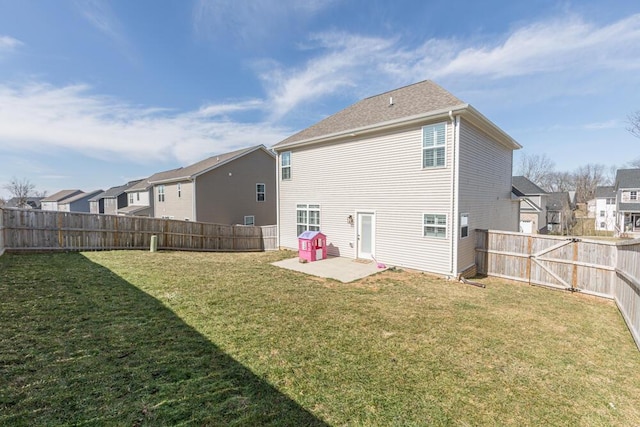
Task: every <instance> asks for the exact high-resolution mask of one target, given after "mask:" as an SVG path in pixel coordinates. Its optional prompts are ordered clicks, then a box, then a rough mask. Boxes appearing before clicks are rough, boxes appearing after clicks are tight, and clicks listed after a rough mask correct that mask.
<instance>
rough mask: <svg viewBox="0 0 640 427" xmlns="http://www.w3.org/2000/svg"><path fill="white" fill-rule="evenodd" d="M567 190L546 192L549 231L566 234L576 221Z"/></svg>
mask: <svg viewBox="0 0 640 427" xmlns="http://www.w3.org/2000/svg"><path fill="white" fill-rule="evenodd" d="M573 210H574V209H573V205H572V204H571V195H570V194H569V192H568V191H562V192H556V193H548V197H547V205H546V211H547V230H548V231H549V233H554V234H566V233H568V232H569V230H571V227H573V226H574V225H575V223H576V218H575V214H574V212H573Z"/></svg>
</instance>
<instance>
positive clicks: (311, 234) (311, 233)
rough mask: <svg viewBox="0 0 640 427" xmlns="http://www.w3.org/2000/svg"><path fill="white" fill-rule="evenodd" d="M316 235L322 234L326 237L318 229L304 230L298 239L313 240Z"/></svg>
mask: <svg viewBox="0 0 640 427" xmlns="http://www.w3.org/2000/svg"><path fill="white" fill-rule="evenodd" d="M318 235H322V236H324V237H326V236H325V235H324V234H323V233H321V232H319V231H305V232H303V233H302V234H300V235H299V236H298V239H305V240H313V239H315V238H316V237H317V236H318Z"/></svg>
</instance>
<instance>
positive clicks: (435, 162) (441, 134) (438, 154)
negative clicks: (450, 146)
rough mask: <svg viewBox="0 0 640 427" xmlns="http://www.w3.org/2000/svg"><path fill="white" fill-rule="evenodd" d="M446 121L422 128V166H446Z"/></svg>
mask: <svg viewBox="0 0 640 427" xmlns="http://www.w3.org/2000/svg"><path fill="white" fill-rule="evenodd" d="M446 131H447V125H446V123H437V124H434V125H429V126H424V127H423V128H422V167H423V168H435V167H444V164H445V160H446V153H447V150H446Z"/></svg>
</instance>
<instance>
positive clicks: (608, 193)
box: [596, 185, 616, 199]
mask: <svg viewBox="0 0 640 427" xmlns="http://www.w3.org/2000/svg"><path fill="white" fill-rule="evenodd" d="M615 197H616V189H615V187H613V186H612V185H603V186H601V187H596V199H612V198H613V199H615Z"/></svg>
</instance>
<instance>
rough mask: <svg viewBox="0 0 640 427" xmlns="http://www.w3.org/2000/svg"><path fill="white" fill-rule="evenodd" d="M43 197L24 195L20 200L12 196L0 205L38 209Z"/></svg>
mask: <svg viewBox="0 0 640 427" xmlns="http://www.w3.org/2000/svg"><path fill="white" fill-rule="evenodd" d="M42 199H44V197H26V198H25V199H24V200H22V201H21V199H20V198H19V197H12V198H11V199H9V200H7V202H6V203H5V204H4V205H3V206H2V207H3V208H19V209H40V204H41V200H42Z"/></svg>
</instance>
